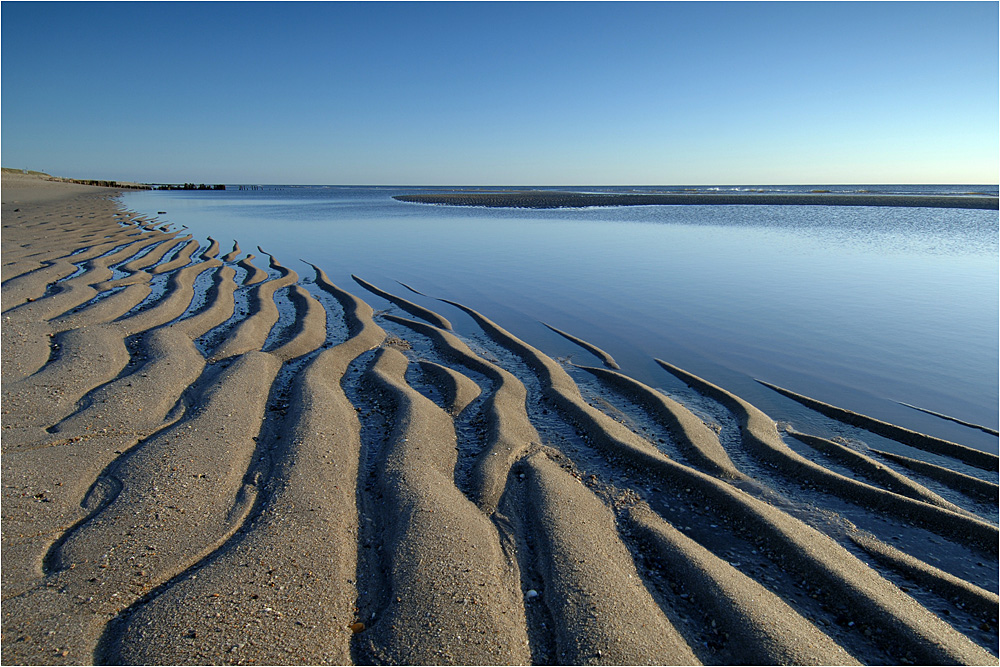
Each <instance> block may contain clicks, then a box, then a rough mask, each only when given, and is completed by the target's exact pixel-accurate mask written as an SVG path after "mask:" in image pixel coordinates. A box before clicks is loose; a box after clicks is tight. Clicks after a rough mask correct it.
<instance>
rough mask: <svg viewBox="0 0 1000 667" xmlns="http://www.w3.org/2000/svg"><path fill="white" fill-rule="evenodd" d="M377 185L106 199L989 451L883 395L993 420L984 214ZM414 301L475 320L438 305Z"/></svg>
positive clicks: (991, 285)
mask: <svg viewBox="0 0 1000 667" xmlns="http://www.w3.org/2000/svg"><path fill="white" fill-rule="evenodd" d="M395 192H396V191H394V190H392V189H381V190H374V189H365V188H356V189H351V188H343V189H326V190H320V189H316V188H300V189H292V190H285V191H277V192H273V193H269V192H263V193H242V192H240V193H236V192H225V193H179V192H170V193H158V192H153V193H135V194H130V195H127V198H126V203H127V205H128V206H130V207H131V208H133V209H135V210H139V211H141V212H146V213H150V212H151V213H153V214H155V212H156V211H157V210H166V211H167V212H168V213H167V215H166V216H164V217H165V219H166V220H168V221H169V222H171V223H173V224H174V225H181V224H185V225H188V227H189V228H190V229H191V231H192V233H194V234H195V235H196V236H198V237H201V238H204V237H205V236H209V235H211V236H213V237H215V238H217V239H219V241H220V242H223V243H225V241H226V240H228V239H238V240H239V241H240V242H241V244H242V245H243V246H244V247H251V246H252V245H255V244H260V245H261V246H262V247H263V248H264V249H265V250H266V251H268V252H271V253H274V254H275V255H276V256H277V257H278V258H279V259H280V260H281V261H283V262H285V263H289V264H290V263H293V261H294V260H296V259H300V258H301V259H304V260H307V261H310V262H314V263H316V264H318V265H320V266H322V267H323V268H324V269H325V270H326V271H327V273H328V274H329V275H330V277H331V279H333V280H334V281H335V282H337V283H338V284H340V285H341V286H343V287H345V288H348V289H351V290H352V291H354V292H355V293H357V294H358V295H359V296H361V297H362V298H364V299H366V300H368V301H369V302H370V303H372V304H373V305H374V306H375V307H376V308H378V307H382V306H383V304H381V303H379V300H378V299H377V297H373V296H372V295H371V294H369V293H367V292H362V291H361V290H360V288H358V287H357V286H356V285H354V283H353V281H352V280H350V274H351V273H355V274H358V275H360V276H362V277H364V278H365V279H366V280H369V281H371V282H374V283H375V284H378V285H380V286H382V287H383V288H385V289H389V290H390V291H391V290H393V289H394V288H396V284H395V281H397V280H398V281H402V282H405V283H407V284H409V285H411V286H413V287H415V288H416V289H419V290H421V291H423V292H425V293H427V294H429V295H433V296H439V297H444V298H449V299H453V300H456V301H460V302H463V303H466V304H467V305H469V306H471V307H473V308H476V309H479V310H482V311H483V312H485V313H487V314H488V315H490V316H491V317H493V318H494V319H496V320H498V321H499V322H501V323H502V324H503V325H504V326H505V327H507V328H509V329H510V330H511V331H513V332H514V333H515V334H517V335H520V336H523V337H525V338H526V339H528V340H529V341H531V342H533V343H534V344H536V345H538V346H539V347H541V348H542V349H544V350H545V351H547V352H549V353H551V354H572V355H573V356H574V358H575V359H579V360H580V361H581V363H592V360H590V359H586V358H584V356H583V354H582V353H581V352H580V351H579V350H578V349H577V348H575V347H573V346H572V344H570V343H567V342H566V341H564V340H562V339H559V337H558V336H554V335H551V332H548V331H547V330H546V329H544V327H542V326H541V325H540V324H539V323H538V321H539V320H544V321H547V322H549V323H550V324H552V325H553V326H556V327H558V328H560V329H563V330H566V331H569V332H572V333H574V334H575V335H579V336H581V337H583V338H586V339H588V340H591V342H593V343H595V344H597V345H599V346H601V347H603V348H605V349H606V350H607V351H608V352H610V353H611V354H612V355H614V356H615V357H616V358H617V359H618V360H619V363H622V365H623V368H624V369H625V370H626V371H627V372H629V373H630V374H632V375H633V376H635V377H638V378H639V379H642V380H644V381H646V382H650V383H652V384H654V385H659V386H666V385H668V384H669V382H670V381H669V380H668V379H667V378H665V377H664V376H663V373H662V371H658V370H657V369H655V368H654V367H652V365H651V359H652V358H653V357H661V358H665V359H670V360H672V361H674V362H675V363H678V364H679V365H681V366H685V365H686V367H688V368H689V369H690V370H692V371H693V372H696V373H702V374H705V375H706V376H709V377H712V378H714V379H715V380H716V381H718V382H720V383H726V384H727V385H728V386H729V388H731V389H734V390H737V391H738V393H741V395H746V396H747V397H748V398H751V399H752V400H754V399H756V400H758V401H759V402H761V403H763V405H761V407H763V408H770V409H771V410H772V411H777V412H781V411H782V410H791V409H792V408H790V407H789V406H787V405H786V404H785V403H784V402H782V401H783V399H776V398H775V397H774V396H772V395H770V394H769V393H768V392H767V390H761V389H760V388H759V387H758V386H757V385H756V384H755V383H753V382H752V378H753V377H760V378H761V379H766V380H769V381H772V382H774V383H776V384H779V385H782V386H788V387H790V388H794V389H796V390H797V391H800V392H802V393H806V394H814V395H817V397H820V398H824V400H829V401H831V402H836V401H837V400H838V399H840V400H842V402H844V403H850V401H857V402H858V403H856V404H854V405H847V406H846V407H853V408H854V409H859V410H862V411H868V412H875V413H878V415H877V416H881V417H882V418H886V419H893V418H895V419H898V420H899V421H903V422H906V423H909V424H911V425H912V427H914V428H920V429H922V430H924V431H928V432H935V433H938V434H941V435H942V436H944V437H962V438H964V441H965V442H969V444H973V445H977V444H979V445H981V446H984V447H992V448H993V449H994V450H995V449H996V440H995V439H994V440H992V442H990V441H988V440H982V441H980V442H970V438H969V437H966V436H967V435H968V434H967V433H966V432H965V431H958V432H957V433H956V432H955V431H954V430H953V427H950V426H948V425H947V424H939V423H936V420H933V418H928V419H925V418H924V417H921V416H918V415H916V414H909V413H910V412H912V411H907V410H906V409H903V408H899V407H898V406H896V405H895V404H894V403H893V401H905V402H907V403H911V404H915V405H922V406H927V407H929V408H931V409H934V410H937V411H940V412H946V413H949V412H950V413H953V414H955V415H956V416H959V417H961V418H964V419H969V420H972V421H978V422H980V423H984V424H987V425H991V426H994V427H995V426H996V424H997V371H998V366H997V340H998V326H997V322H998V315H1000V314H998V287H997V285H998V225H997V214H996V212H994V211H970V210H958V209H919V208H906V209H902V208H900V209H892V208H847V207H844V208H837V207H808V206H773V207H770V206H642V207H619V208H610V209H609V208H605V209H582V210H579V209H578V210H549V211H534V210H531V211H528V210H505V209H481V208H458V207H455V208H452V207H441V206H426V205H416V204H404V203H401V202H396V201H394V200H392V199H391V195H392V194H395ZM297 268H298V267H297ZM412 296H413V295H407V298H411V297H412ZM425 305H427V306H429V307H431V308H435V309H438V310H440V311H442V313H443V314H445V315H446V316H447V317H449V318H450V319H452V320H453V321H454V322H455V323H456V325H457V326H459V328H460V331H461V330H462V327H465V330H467V331H470V332H472V331H475V328H474V327H473V326H472V325H471V323H470V322H465V321H464V319H463V317H462V316H461V315H458V314H457V313H456V312H452V311H451V310H450V307H448V306H446V305H444V304H440V303H439V302H435V301H433V300H428V301H427V302H426V303H425ZM445 311H447V312H445ZM623 360H624V361H623ZM743 392H746V393H745V394H744V393H743ZM859 397H860V398H859ZM907 420H908V421H907ZM976 437H978V436H972V438H973V439H974V438H976Z"/></svg>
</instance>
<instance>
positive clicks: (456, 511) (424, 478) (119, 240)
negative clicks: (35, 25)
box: [2, 173, 1000, 665]
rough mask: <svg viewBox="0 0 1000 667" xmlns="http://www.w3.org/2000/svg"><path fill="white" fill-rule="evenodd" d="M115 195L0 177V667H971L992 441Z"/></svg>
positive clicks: (977, 646) (991, 542)
mask: <svg viewBox="0 0 1000 667" xmlns="http://www.w3.org/2000/svg"><path fill="white" fill-rule="evenodd" d="M115 194H116V191H115V190H112V189H109V188H100V187H91V186H85V185H75V184H69V183H60V182H52V181H47V180H44V179H43V178H40V177H33V176H26V175H15V174H8V173H5V174H4V175H3V183H2V200H3V203H2V224H3V231H2V280H3V282H2V317H3V319H2V323H3V324H2V485H3V496H2V503H3V504H2V661H3V663H4V664H94V663H102V664H329V663H333V664H375V663H388V664H535V663H538V664H838V665H839V664H966V665H986V664H994V665H995V664H997V659H998V658H997V641H998V635H997V616H998V604H1000V599H998V597H997V592H996V569H997V558H998V527H997V524H996V521H995V516H996V504H997V488H998V487H997V484H996V482H997V471H998V457H997V456H996V455H994V454H991V453H987V452H982V451H980V450H978V449H973V448H970V447H967V446H964V445H963V444H962V443H957V442H949V441H946V440H941V439H939V438H933V437H931V436H927V435H924V434H920V433H915V432H913V431H909V430H907V429H904V428H902V427H899V426H895V425H892V424H886V423H885V422H880V421H878V420H874V419H871V418H867V417H865V416H864V415H858V414H856V413H853V412H849V411H846V410H842V409H840V408H837V407H836V406H829V405H827V404H825V403H819V402H817V401H814V400H813V399H810V398H809V397H806V396H800V395H798V394H796V393H795V392H794V391H792V390H790V389H788V388H781V387H773V389H774V390H775V391H777V392H780V393H782V395H784V396H786V397H788V400H794V401H798V402H800V403H802V404H803V405H806V406H807V407H809V408H810V409H812V410H815V411H816V413H817V415H822V418H825V419H830V420H834V421H836V422H838V423H842V424H843V425H844V429H845V431H844V432H845V434H848V435H846V436H845V437H842V438H841V437H838V438H836V439H833V440H828V439H824V438H820V437H818V436H816V435H812V434H809V433H805V432H800V431H799V430H797V429H795V428H793V425H788V424H779V423H776V422H775V421H774V420H773V419H771V418H770V417H768V415H766V414H765V413H763V412H761V411H760V410H759V409H758V408H756V407H755V406H754V405H752V404H750V403H749V402H747V401H746V400H744V399H743V398H741V397H740V396H737V395H735V394H733V393H731V392H730V391H728V390H727V389H726V388H724V387H719V386H716V385H715V384H712V383H711V382H709V381H707V380H705V379H703V378H700V377H697V376H695V375H692V374H691V373H689V372H687V371H686V370H684V369H682V368H678V367H677V366H675V365H673V364H671V363H670V360H669V359H664V360H657V362H658V363H659V366H660V367H661V368H662V370H663V374H664V375H663V377H664V383H667V382H668V381H669V382H676V383H677V384H678V386H679V387H681V388H682V389H683V390H682V391H681V390H679V391H678V392H677V393H676V394H672V395H670V396H668V395H667V394H665V393H664V392H662V391H659V390H657V389H655V388H652V387H649V386H647V385H645V384H643V383H640V382H638V381H636V380H634V379H633V378H630V377H629V376H627V375H624V374H623V373H621V372H620V371H619V370H617V369H618V366H617V364H616V363H615V361H614V359H613V358H612V357H611V355H609V354H607V353H606V352H603V351H602V350H600V349H599V348H597V347H595V346H593V345H592V344H590V343H588V342H587V341H586V340H583V339H581V338H579V337H577V335H576V334H575V333H574V332H571V331H569V332H567V331H561V330H558V329H554V328H553V330H554V331H556V332H557V333H558V334H560V335H562V336H564V337H565V338H566V339H568V340H570V341H572V342H573V343H575V344H576V345H578V346H579V347H580V348H581V357H580V358H581V359H584V358H586V359H590V360H591V362H590V364H589V365H586V364H582V363H581V364H580V365H575V366H574V365H573V364H571V363H570V362H568V361H567V360H556V359H553V358H551V357H550V356H548V355H546V354H545V353H544V352H543V351H541V350H539V349H536V348H535V347H533V346H531V345H530V344H528V343H527V342H525V341H523V340H520V339H518V338H517V337H516V336H514V335H513V334H511V333H510V332H508V331H507V330H506V329H504V328H503V326H502V323H501V322H495V321H493V320H492V319H490V314H489V313H480V312H477V311H475V310H472V309H471V308H469V307H467V306H465V305H463V304H460V303H454V302H445V301H435V302H433V303H436V304H437V307H435V308H433V309H431V308H429V307H428V306H427V305H426V304H428V303H432V301H431V300H430V299H429V298H427V297H426V295H422V294H420V293H419V292H418V291H417V289H419V286H417V285H415V286H414V287H412V288H408V287H407V286H404V285H399V284H391V285H375V284H372V283H369V282H368V281H366V280H365V279H364V276H355V281H356V283H357V286H359V287H361V288H363V290H365V291H366V292H367V293H368V294H370V295H371V298H370V301H371V303H372V305H370V304H369V303H367V302H366V301H365V300H362V299H360V298H358V297H357V296H356V295H354V294H352V293H351V292H349V291H347V290H345V289H344V288H342V287H340V286H337V285H335V284H333V283H332V282H331V281H330V280H329V278H328V277H327V275H326V273H325V271H324V269H325V268H328V267H323V266H312V265H306V268H307V269H309V270H308V271H303V272H302V273H299V272H297V271H295V270H293V269H292V268H290V266H289V265H287V264H284V263H283V262H284V261H288V262H290V261H291V260H293V259H296V258H279V257H273V256H270V255H268V254H267V253H266V252H264V251H262V250H260V249H258V248H256V247H255V246H254V245H253V243H254V240H253V239H250V238H248V239H237V241H238V242H237V243H236V244H235V245H232V246H230V245H229V243H228V241H229V240H224V239H218V240H216V239H199V238H194V237H192V236H190V235H185V234H181V233H180V232H176V231H173V230H171V229H170V228H169V226H167V225H162V224H161V223H158V222H157V223H154V222H153V221H151V220H148V219H145V218H142V217H140V216H137V215H135V214H133V213H131V212H129V211H127V210H125V209H124V208H122V207H121V206H120V205H119V203H118V201H117V200H116V199H115ZM470 196H471V195H470ZM491 196H492V195H491ZM817 196H821V195H817ZM423 201H428V200H426V199H425V200H423ZM475 201H476V203H475V205H512V204H511V203H510V202H508V203H506V204H502V203H501V204H490V203H485V204H484V203H482V202H483V201H486V200H485V199H484V200H475ZM490 201H492V200H490ZM451 203H455V202H451ZM460 203H470V204H471V203H473V202H472V201H471V200H470V201H463V202H460ZM536 203H537V202H536ZM548 203H549V204H551V203H552V202H548ZM649 203H658V202H649ZM659 203H662V202H659ZM987 203H989V204H990V206H991V207H992V208H996V200H995V198H994V199H992V200H990V202H987ZM518 205H532V204H531V203H530V202H529V203H527V204H525V203H522V204H518ZM558 205H573V204H558ZM577 205H578V204H577ZM587 205H590V204H587ZM886 205H888V204H886ZM892 205H900V204H898V203H897V204H892ZM924 205H931V204H926V203H925V204H924ZM940 205H942V206H945V205H950V204H940ZM240 243H242V244H244V245H245V246H246V247H247V248H254V249H255V253H254V254H249V253H247V252H246V250H243V249H241V248H240ZM305 259H308V258H305ZM296 266H299V265H298V264H296ZM366 299H368V297H367V296H366ZM279 300H281V301H282V302H283V303H289V304H291V310H290V311H289V309H288V308H284V309H282V308H279V307H278V305H277V302H278V301H279ZM384 304H388V307H385V305H384ZM373 306H375V307H374V308H373ZM375 308H382V309H381V310H376V309H375ZM289 313H291V314H290V315H289ZM457 318H471V321H473V322H475V323H476V325H477V326H478V327H479V330H480V331H481V336H479V337H476V338H475V339H471V338H467V337H466V338H463V337H460V336H458V335H457V334H456V333H455V332H454V331H453V329H452V324H451V321H453V320H456V319H457ZM586 355H590V356H586ZM583 377H586V378H588V380H587V381H586V382H583V381H582V380H581V379H580V378H583ZM927 407H931V408H932V407H933V406H927ZM942 417H943V416H942ZM817 418H819V417H817ZM968 426H970V428H978V427H976V425H974V424H973V425H968ZM866 434H870V436H871V438H872V439H870V440H869V439H868V438H869V436H868V435H866ZM992 434H993V435H994V436H995V435H996V433H995V431H993V432H992ZM876 437H877V439H875V438H876ZM887 440H888V441H891V442H894V443H898V444H899V446H900V447H903V448H905V451H906V453H907V454H908V455H907V456H902V455H900V454H893V453H890V452H885V451H883V450H884V443H885V442H886V441H887ZM847 512H851V513H852V514H851V516H852V517H854V516H856V515H857V513H862V514H865V516H867V517H868V520H867V521H866V523H864V525H860V524H859V523H858V522H857V521H856V520H849V519H847V518H845V517H846V516H847Z"/></svg>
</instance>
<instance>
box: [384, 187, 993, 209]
mask: <svg viewBox="0 0 1000 667" xmlns="http://www.w3.org/2000/svg"><path fill="white" fill-rule="evenodd" d="M393 199H397V200H399V201H405V202H413V203H419V204H448V205H450V206H487V207H491V208H581V207H585V206H650V205H659V206H691V205H694V206H736V205H739V206H752V205H756V206H907V207H929V208H969V209H992V210H997V208H998V206H1000V203H998V202H1000V200H998V198H997V197H987V196H975V197H941V196H925V195H905V196H904V195H864V194H849V195H848V194H822V193H809V194H692V195H685V194H596V193H580V192H555V191H551V190H524V191H518V192H511V191H499V192H498V191H492V192H491V191H479V192H435V193H428V194H415V195H398V196H396V197H393Z"/></svg>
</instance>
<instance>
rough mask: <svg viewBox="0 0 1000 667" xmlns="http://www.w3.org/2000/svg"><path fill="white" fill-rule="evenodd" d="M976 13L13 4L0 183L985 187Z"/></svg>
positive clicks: (994, 74)
mask: <svg viewBox="0 0 1000 667" xmlns="http://www.w3.org/2000/svg"><path fill="white" fill-rule="evenodd" d="M998 7H1000V5H998V3H996V2H976V3H958V2H944V3H935V2H917V3H907V2H890V3H867V2H863V3H839V2H831V3H784V2H781V3H681V2H676V3H675V2H664V3H658V2H656V3H654V2H647V3H468V4H466V3H440V4H439V3H401V4H397V3H379V2H374V3H302V4H293V3H274V4H272V3H219V4H215V3H162V4H161V3H86V2H74V3H66V4H62V3H29V2H10V1H5V2H3V3H2V5H0V11H2V22H0V26H2V33H3V34H2V61H0V67H2V78H0V82H2V97H0V100H2V116H0V119H2V120H0V125H2V144H0V146H2V163H3V166H5V167H26V168H31V169H40V170H45V171H48V172H50V173H54V174H59V175H63V176H75V177H92V178H115V179H123V180H140V181H156V182H182V181H196V182H213V183H214V182H227V183H236V182H259V183H337V184H376V183H381V184H456V185H459V184H497V185H502V184H529V185H530V184H539V185H541V184H547V185H563V184H768V183H772V184H776V183H817V184H820V183H996V182H997V180H998V160H1000V149H998V146H1000V134H998V123H1000V111H998V95H1000V91H998V78H1000V71H998V70H1000V68H998V57H997V53H998V50H1000V49H998V37H997V24H998Z"/></svg>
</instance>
